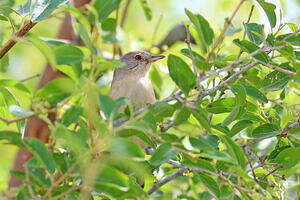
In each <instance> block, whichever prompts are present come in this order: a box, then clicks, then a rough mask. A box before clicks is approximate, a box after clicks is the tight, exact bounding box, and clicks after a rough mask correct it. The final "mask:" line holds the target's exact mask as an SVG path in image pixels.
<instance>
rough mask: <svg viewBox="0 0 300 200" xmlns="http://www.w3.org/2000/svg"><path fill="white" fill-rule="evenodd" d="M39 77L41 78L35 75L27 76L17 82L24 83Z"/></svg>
mask: <svg viewBox="0 0 300 200" xmlns="http://www.w3.org/2000/svg"><path fill="white" fill-rule="evenodd" d="M40 76H41V74H35V75H32V76H29V77H27V78H24V79H21V80H19V81H20V82H25V81H29V80H31V79H34V78H37V77H40Z"/></svg>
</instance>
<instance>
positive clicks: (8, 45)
mask: <svg viewBox="0 0 300 200" xmlns="http://www.w3.org/2000/svg"><path fill="white" fill-rule="evenodd" d="M35 25H36V23H33V22H31V21H29V22H28V23H27V24H25V25H24V26H23V27H22V28H21V29H20V30H18V31H17V32H16V33H15V34H13V35H12V37H11V39H10V40H8V42H6V44H5V45H4V46H3V47H2V48H1V50H0V59H1V58H2V57H3V56H4V55H5V54H6V53H7V52H8V51H9V50H10V49H11V48H12V47H13V46H14V45H15V44H16V43H17V42H16V40H15V38H18V37H23V36H24V35H25V34H26V33H27V32H28V31H30V29H32V27H34V26H35Z"/></svg>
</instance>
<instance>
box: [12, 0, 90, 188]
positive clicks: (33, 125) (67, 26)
mask: <svg viewBox="0 0 300 200" xmlns="http://www.w3.org/2000/svg"><path fill="white" fill-rule="evenodd" d="M89 2H90V0H74V5H75V7H76V8H79V7H81V6H83V5H85V4H87V3H89ZM58 38H59V39H66V40H70V41H75V40H76V36H75V34H74V32H73V28H72V23H71V17H70V15H69V14H68V13H66V16H65V18H64V20H63V23H62V25H61V27H60V30H59V34H58ZM59 76H62V73H60V72H59V71H53V70H52V68H51V67H50V65H49V64H47V65H46V67H45V70H44V72H43V75H42V78H41V79H40V81H39V84H38V87H37V89H40V88H42V87H44V86H45V85H46V84H47V83H48V82H49V81H51V80H53V79H55V78H57V77H59ZM48 117H49V119H50V120H51V121H55V118H56V115H55V113H50V114H49V115H48ZM49 133H50V131H49V128H48V126H47V124H46V123H45V122H44V121H43V120H41V119H40V118H38V117H33V118H31V119H29V120H28V122H27V125H26V129H25V137H34V138H38V139H39V140H41V141H42V142H44V143H47V142H48V140H49ZM30 157H31V154H30V153H29V152H28V151H27V150H25V149H19V150H18V153H17V155H16V158H15V163H14V167H13V170H23V165H24V163H26V162H27V161H28V160H29V159H30ZM20 184H21V181H20V180H19V179H18V178H17V177H15V176H12V177H11V179H10V181H9V187H17V186H19V185H20Z"/></svg>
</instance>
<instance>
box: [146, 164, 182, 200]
mask: <svg viewBox="0 0 300 200" xmlns="http://www.w3.org/2000/svg"><path fill="white" fill-rule="evenodd" d="M185 170H186V169H184V168H182V169H179V170H178V171H176V172H174V173H173V174H171V175H169V176H167V177H165V178H163V179H162V180H161V181H158V182H156V183H154V184H153V186H152V187H151V188H150V189H149V190H148V191H147V193H148V194H149V195H150V194H152V193H153V192H155V191H156V190H157V189H158V188H160V187H161V186H163V185H164V184H166V183H168V182H170V181H171V180H173V179H175V178H177V177H178V176H182V175H183V174H184V172H185Z"/></svg>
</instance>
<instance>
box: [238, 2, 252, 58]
mask: <svg viewBox="0 0 300 200" xmlns="http://www.w3.org/2000/svg"><path fill="white" fill-rule="evenodd" d="M253 10H254V5H252V6H251V10H250V13H249V16H248V19H247V22H246V24H248V23H249V22H250V20H251V17H252V13H253ZM246 33H247V32H246V29H245V31H244V35H243V40H245V38H246ZM242 53H243V49H240V52H239V55H238V56H237V58H236V61H237V60H239V59H240V57H241V55H242Z"/></svg>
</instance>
